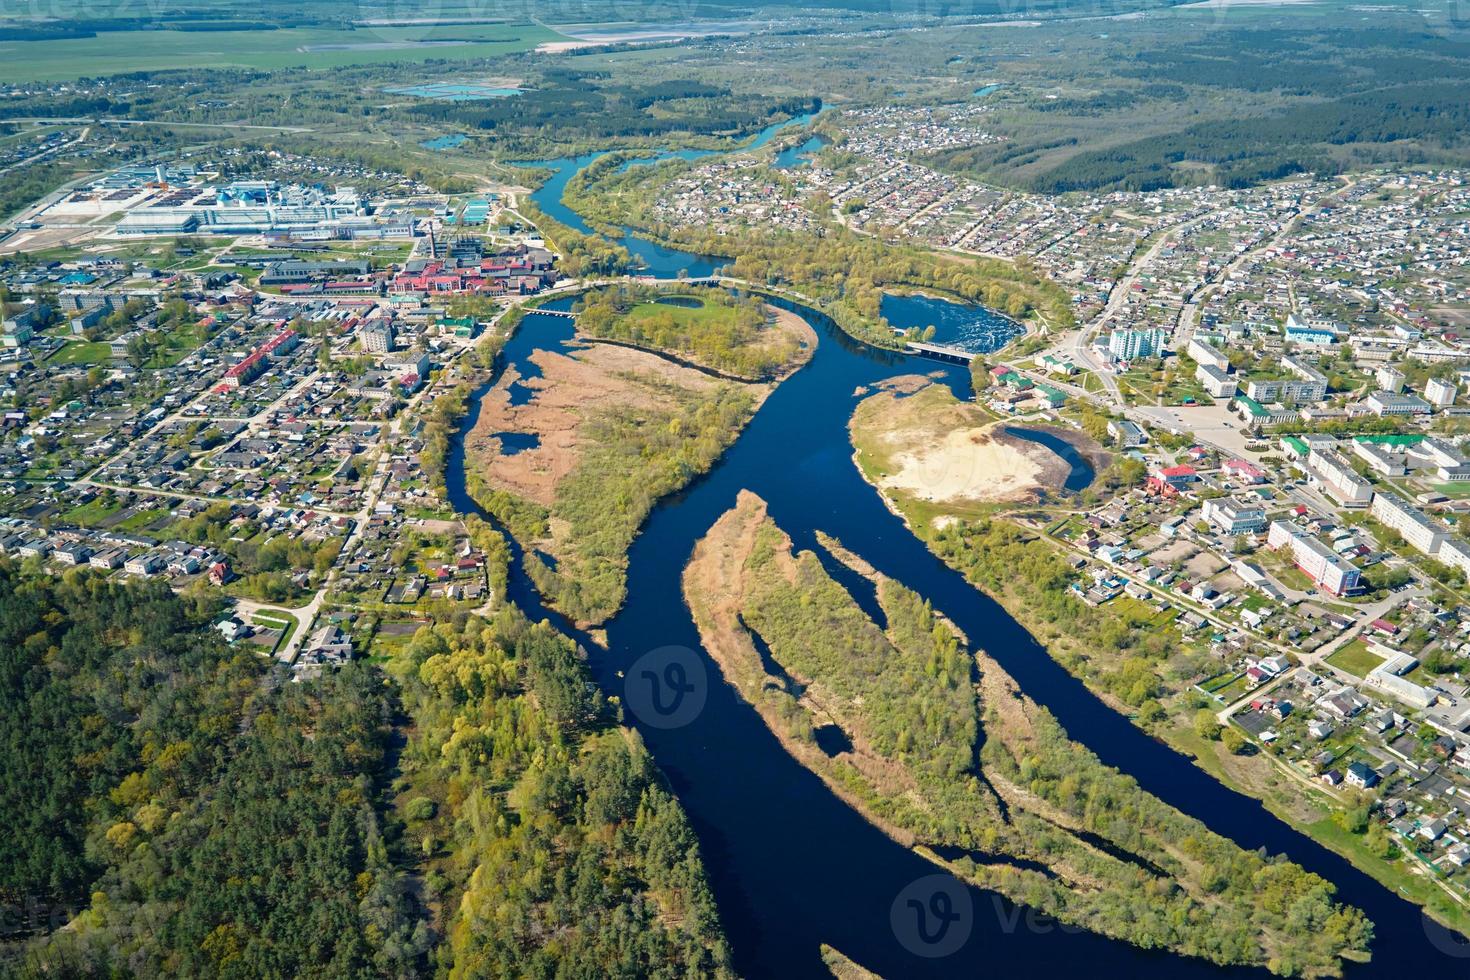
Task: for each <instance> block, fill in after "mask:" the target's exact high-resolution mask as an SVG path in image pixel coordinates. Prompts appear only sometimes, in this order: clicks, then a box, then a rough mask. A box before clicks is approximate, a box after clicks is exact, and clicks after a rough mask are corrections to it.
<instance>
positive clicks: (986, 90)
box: [975, 82, 1001, 99]
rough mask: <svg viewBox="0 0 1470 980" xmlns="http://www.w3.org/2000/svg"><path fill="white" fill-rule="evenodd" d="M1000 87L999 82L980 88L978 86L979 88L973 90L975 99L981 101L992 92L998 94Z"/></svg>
mask: <svg viewBox="0 0 1470 980" xmlns="http://www.w3.org/2000/svg"><path fill="white" fill-rule="evenodd" d="M1000 87H1001V83H1000V82H995V83H993V84H990V85H982V86H980V87H979V88H977V89H976V90H975V98H977V99H983V98H985V96H987V95H990V94H991V93H992V92H998V91H1000Z"/></svg>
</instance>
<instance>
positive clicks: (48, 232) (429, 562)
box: [0, 159, 557, 678]
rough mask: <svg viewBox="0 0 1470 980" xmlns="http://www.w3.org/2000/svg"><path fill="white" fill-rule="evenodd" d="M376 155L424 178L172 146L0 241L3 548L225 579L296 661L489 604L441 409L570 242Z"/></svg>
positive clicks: (191, 579)
mask: <svg viewBox="0 0 1470 980" xmlns="http://www.w3.org/2000/svg"><path fill="white" fill-rule="evenodd" d="M308 163H309V162H308V161H304V160H301V159H294V160H290V161H283V164H288V165H290V166H291V167H292V168H293V169H294V170H295V171H297V172H301V171H306V172H309V173H314V174H316V175H320V176H325V177H334V176H335V177H338V178H347V177H364V176H369V175H364V174H362V173H360V172H354V171H352V170H350V169H346V168H338V167H333V166H332V165H330V164H328V165H321V164H316V165H314V166H307V164H308ZM371 176H372V177H375V178H377V180H376V183H377V184H378V185H379V186H383V185H384V183H385V181H384V178H387V181H386V183H387V185H388V186H390V187H391V188H392V189H393V190H396V191H400V192H406V193H407V195H408V196H405V197H402V198H396V199H395V198H379V199H375V200H371V201H370V200H369V199H368V198H366V197H365V196H364V195H361V194H359V192H358V191H356V190H354V189H352V188H349V187H346V186H337V187H329V186H328V185H326V184H325V183H324V182H323V181H322V180H315V181H313V182H312V183H310V184H302V183H295V182H288V181H283V180H278V179H274V178H271V179H243V178H241V179H225V178H223V177H221V175H220V173H219V171H218V170H205V169H202V168H200V167H199V166H196V165H194V164H178V163H173V164H157V165H152V166H129V167H124V168H121V169H118V170H115V171H112V172H109V173H107V174H105V175H104V176H102V177H100V178H97V179H95V180H93V181H91V182H89V183H87V184H85V185H84V186H81V187H79V188H77V189H75V190H73V191H70V192H68V193H66V194H64V195H59V196H54V197H53V199H51V200H49V201H47V202H43V203H42V204H40V205H38V206H37V207H36V208H35V209H33V211H32V212H31V213H30V214H29V215H28V216H27V218H26V220H25V221H23V222H21V223H20V225H19V227H18V228H17V229H16V230H15V232H14V233H13V234H12V235H11V236H10V238H9V239H8V240H7V241H6V242H5V245H4V248H5V251H6V252H7V253H9V256H8V257H0V282H3V287H0V301H3V304H4V317H3V340H4V348H3V350H0V373H3V379H0V395H3V397H4V400H5V402H6V404H7V405H9V406H14V407H13V409H11V410H7V411H6V412H5V414H4V419H3V429H4V438H3V440H0V479H3V486H0V511H3V514H4V517H3V518H0V551H3V553H4V554H6V555H8V556H10V557H12V558H14V559H16V560H19V561H21V562H22V563H27V562H29V563H35V564H37V565H38V566H44V567H49V568H52V569H55V570H57V571H58V572H59V571H62V570H65V569H67V568H73V567H90V568H92V569H95V570H98V571H100V572H102V573H104V574H108V575H117V576H123V577H133V578H162V579H165V580H167V581H169V582H170V583H171V584H172V586H173V587H174V588H175V589H176V590H177V591H180V592H185V593H187V592H189V591H192V590H199V589H203V590H212V591H216V592H218V593H219V594H222V595H224V596H227V597H229V598H230V599H231V600H232V602H233V607H234V612H233V614H232V615H231V616H229V617H228V618H226V619H224V620H222V621H221V622H220V623H219V628H220V630H221V631H222V632H223V633H224V634H225V636H226V637H227V638H229V639H230V640H232V641H238V642H248V643H250V644H253V645H255V646H256V647H258V648H259V649H260V650H261V651H262V653H263V654H265V655H269V656H273V657H275V658H277V659H278V660H279V661H280V662H282V663H283V664H286V665H288V666H289V667H290V668H291V669H292V670H293V672H294V673H295V675H296V676H297V677H298V678H300V677H307V676H311V675H313V674H314V673H316V672H318V671H319V670H320V669H321V668H322V666H323V665H327V664H334V663H341V662H343V661H344V660H346V659H349V658H351V657H353V656H362V655H364V654H366V653H368V652H369V651H370V650H372V649H375V648H378V649H380V650H381V648H382V647H383V646H384V645H385V644H387V645H390V646H391V644H393V643H395V642H404V641H406V639H407V638H408V637H410V636H411V635H412V634H413V633H414V632H415V631H416V630H417V629H418V627H419V626H420V625H422V624H423V623H425V622H432V621H433V619H434V618H435V616H436V615H437V616H438V617H440V618H442V616H443V615H445V610H447V609H452V608H456V607H458V608H464V609H475V608H480V607H482V606H484V605H485V604H486V602H487V601H488V600H489V598H490V582H489V581H488V578H487V574H488V573H487V568H486V561H485V556H484V553H483V551H482V549H481V547H480V546H479V545H477V544H476V543H475V542H474V541H473V540H472V536H471V533H470V531H469V529H467V528H466V527H465V525H464V522H463V521H462V520H460V519H459V518H458V517H457V516H456V515H455V514H454V513H453V512H452V511H450V510H449V509H448V508H447V506H446V504H445V503H444V501H443V500H442V497H441V496H440V495H439V494H438V493H436V492H435V491H434V490H433V488H432V485H431V484H432V477H431V476H429V475H428V474H425V472H424V471H423V470H422V468H421V465H420V454H421V452H422V450H423V448H424V438H425V432H424V429H425V421H426V419H427V418H428V417H429V413H430V411H431V410H432V406H433V404H434V401H435V399H436V398H438V397H439V396H440V395H442V394H443V393H444V391H445V390H446V388H448V387H450V382H449V380H448V379H451V378H454V377H457V376H458V373H459V372H460V371H462V370H465V371H468V370H473V367H472V365H474V364H476V363H478V362H477V361H476V356H477V355H476V349H477V346H479V345H480V344H482V343H484V342H485V341H486V340H487V339H488V340H491V341H494V340H495V339H496V337H497V329H498V328H497V327H496V325H495V324H496V320H497V319H498V318H499V317H500V316H501V315H502V314H503V313H504V312H505V311H507V310H508V309H511V308H512V307H513V305H514V304H515V303H517V302H519V301H521V300H522V299H524V298H528V297H532V296H535V295H537V294H539V293H541V292H542V291H544V290H545V289H547V288H548V287H550V286H551V285H552V284H553V283H554V281H555V279H556V278H557V274H556V272H555V271H554V268H553V256H552V254H551V252H549V251H548V250H547V249H546V248H545V247H544V243H543V242H541V240H540V239H539V238H538V237H536V235H535V233H534V229H530V228H527V227H523V226H521V225H519V224H518V223H517V222H515V221H514V220H511V221H506V222H504V223H501V222H500V218H501V215H502V209H501V207H500V204H499V203H498V202H496V201H494V200H492V199H491V198H490V197H487V196H481V197H469V198H464V199H458V200H456V199H451V198H448V197H445V196H442V195H434V194H432V193H431V192H429V191H428V190H427V188H423V187H415V186H412V182H411V181H409V180H408V179H407V178H402V177H399V178H393V177H392V175H386V174H375V175H371ZM98 216H106V219H107V220H106V221H105V222H104V223H101V224H98V223H96V222H95V220H93V219H95V218H97V217H98ZM79 240H80V241H85V243H86V245H85V247H79V246H78V245H77V244H76V242H77V241H79ZM63 243H64V244H63ZM58 252H61V253H65V256H64V257H48V255H55V254H57V253H58ZM434 610H437V613H435V612H433V611H434Z"/></svg>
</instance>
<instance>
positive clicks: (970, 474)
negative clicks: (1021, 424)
mask: <svg viewBox="0 0 1470 980" xmlns="http://www.w3.org/2000/svg"><path fill="white" fill-rule="evenodd" d="M904 435H907V433H894V434H892V435H890V437H889V440H888V441H889V443H890V445H897V444H901V443H902V442H903V441H904V440H903V439H902V436H904ZM892 460H893V462H894V463H895V464H896V466H897V471H896V472H894V473H891V474H889V475H888V476H886V477H884V479H883V485H884V487H886V488H888V489H891V490H902V491H907V492H908V493H911V494H913V495H914V496H915V497H917V498H919V499H920V500H927V501H930V502H931V503H943V504H956V503H963V502H966V501H1007V500H1023V499H1025V498H1027V497H1028V496H1030V495H1031V494H1032V493H1034V492H1035V491H1036V490H1039V489H1040V488H1041V486H1042V484H1041V481H1040V477H1041V473H1042V467H1041V466H1040V465H1039V464H1038V463H1036V462H1034V461H1033V460H1031V459H1030V458H1028V457H1027V455H1026V453H1025V452H1023V451H1022V450H1020V449H1017V448H1016V447H1015V446H1012V445H1009V444H1007V443H1004V442H1001V441H999V440H997V439H996V438H995V435H994V433H993V432H992V431H990V429H989V427H980V428H969V429H955V430H954V431H952V432H949V433H948V434H946V435H944V436H943V437H942V438H941V440H940V441H939V442H937V443H930V444H928V445H924V446H921V447H919V448H916V449H913V450H909V451H900V452H898V453H895V454H894V456H893V457H892Z"/></svg>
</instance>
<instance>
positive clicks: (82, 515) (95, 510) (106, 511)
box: [61, 497, 122, 527]
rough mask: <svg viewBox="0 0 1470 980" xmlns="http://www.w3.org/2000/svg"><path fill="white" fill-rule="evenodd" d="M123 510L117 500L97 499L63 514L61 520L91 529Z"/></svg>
mask: <svg viewBox="0 0 1470 980" xmlns="http://www.w3.org/2000/svg"><path fill="white" fill-rule="evenodd" d="M121 509H122V505H121V504H119V503H118V502H117V501H116V500H109V499H108V498H106V497H97V498H95V499H93V500H89V501H88V502H87V503H85V504H82V505H81V506H80V507H73V508H72V509H71V510H69V511H67V512H66V513H64V514H62V515H61V519H62V520H63V521H66V522H69V523H72V524H79V525H81V526H82V527H90V526H92V525H93V524H99V523H101V522H102V521H103V520H105V519H106V518H108V517H111V516H112V515H113V514H116V513H117V512H118V511H119V510H121Z"/></svg>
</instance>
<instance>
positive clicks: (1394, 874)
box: [1306, 817, 1470, 932]
mask: <svg viewBox="0 0 1470 980" xmlns="http://www.w3.org/2000/svg"><path fill="white" fill-rule="evenodd" d="M1306 831H1307V833H1309V834H1310V835H1311V836H1312V837H1313V838H1314V839H1315V840H1317V841H1319V842H1320V843H1322V844H1325V845H1326V846H1327V847H1329V848H1331V849H1332V850H1334V851H1336V852H1337V853H1338V854H1341V855H1342V856H1343V857H1345V858H1347V859H1348V860H1349V861H1351V862H1352V864H1353V866H1354V867H1355V868H1357V869H1358V870H1359V871H1363V872H1365V873H1367V874H1368V875H1370V876H1372V877H1373V878H1374V879H1376V880H1377V881H1378V882H1380V883H1381V884H1383V885H1384V887H1386V888H1388V889H1390V890H1392V891H1394V892H1396V893H1398V894H1399V895H1402V896H1403V897H1404V898H1406V899H1408V900H1409V901H1411V902H1414V903H1415V904H1417V905H1423V906H1425V907H1426V908H1428V909H1429V910H1430V911H1431V912H1432V913H1433V915H1434V918H1436V919H1438V920H1439V921H1441V922H1445V923H1448V924H1449V925H1450V926H1452V927H1453V928H1455V929H1459V930H1460V931H1461V932H1470V909H1466V908H1465V906H1463V905H1459V904H1457V903H1455V901H1454V900H1453V899H1451V898H1450V897H1449V896H1448V895H1446V894H1445V893H1444V891H1443V889H1441V888H1440V887H1439V885H1438V884H1437V883H1435V882H1434V881H1433V880H1431V879H1430V878H1429V877H1428V876H1427V875H1426V874H1421V873H1417V871H1416V869H1415V866H1414V865H1413V864H1412V861H1411V859H1410V858H1408V857H1400V858H1398V859H1397V860H1392V861H1388V860H1384V859H1383V858H1381V857H1379V856H1378V855H1376V854H1373V853H1372V852H1370V851H1369V850H1368V848H1367V846H1366V844H1365V839H1364V837H1363V836H1362V835H1359V834H1353V833H1349V832H1348V831H1346V830H1343V829H1342V828H1341V827H1339V826H1338V825H1337V824H1336V823H1334V822H1333V821H1332V819H1331V818H1330V817H1329V818H1326V819H1323V820H1319V821H1317V822H1316V823H1313V824H1309V825H1307V827H1306ZM1395 843H1397V844H1398V845H1399V849H1400V850H1403V848H1404V847H1406V846H1407V842H1405V841H1401V840H1397V838H1395Z"/></svg>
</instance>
